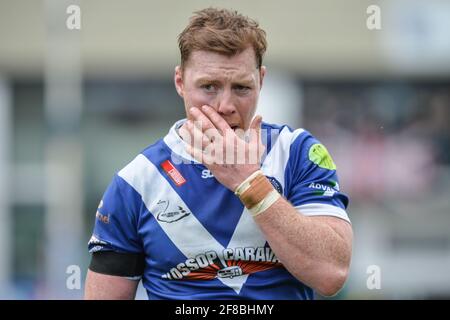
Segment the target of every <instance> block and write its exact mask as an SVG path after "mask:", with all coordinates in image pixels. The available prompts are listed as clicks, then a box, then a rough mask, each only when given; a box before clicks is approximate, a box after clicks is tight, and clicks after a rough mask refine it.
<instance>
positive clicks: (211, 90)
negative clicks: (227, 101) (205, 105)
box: [201, 84, 217, 93]
mask: <svg viewBox="0 0 450 320" xmlns="http://www.w3.org/2000/svg"><path fill="white" fill-rule="evenodd" d="M201 88H202V89H203V90H204V91H206V92H207V93H214V92H216V91H217V86H216V85H214V84H203V85H202V86H201Z"/></svg>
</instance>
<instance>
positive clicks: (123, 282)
mask: <svg viewBox="0 0 450 320" xmlns="http://www.w3.org/2000/svg"><path fill="white" fill-rule="evenodd" d="M178 42H179V47H180V51H181V64H180V66H177V67H176V69H175V76H174V81H175V87H176V90H177V92H178V94H179V95H180V96H181V97H182V98H183V100H184V105H185V108H186V115H187V118H186V119H183V120H180V121H178V122H177V123H175V124H174V125H173V126H172V128H171V129H170V130H169V132H168V134H167V135H166V136H165V137H164V138H163V139H161V140H159V141H157V142H156V143H155V144H153V145H151V146H149V147H148V148H146V149H145V150H143V151H142V152H141V153H140V154H139V155H138V156H137V157H136V158H135V159H134V160H132V161H131V162H130V163H129V164H128V165H127V166H125V167H124V168H123V169H121V170H120V171H119V172H118V173H117V174H116V175H115V176H114V178H113V180H112V182H111V184H110V185H109V187H108V188H107V190H106V192H105V194H104V196H103V198H102V200H101V201H100V205H99V208H98V210H97V214H96V222H95V228H94V233H93V235H92V238H91V240H90V241H89V250H90V252H91V253H92V261H91V264H90V266H89V270H88V274H87V279H86V286H85V297H86V298H87V299H133V298H134V297H135V293H136V288H137V285H138V282H139V281H140V280H142V281H143V285H144V287H145V289H146V290H147V293H148V297H149V298H150V299H312V298H313V297H314V292H315V291H316V292H318V293H320V294H322V295H326V296H330V295H334V294H336V293H337V292H338V291H339V290H340V289H341V288H342V286H343V284H344V282H345V280H346V278H347V275H348V270H349V264H350V258H351V250H352V228H351V224H350V221H349V218H348V216H347V213H346V207H347V204H348V199H347V197H346V196H345V195H344V194H342V193H341V192H340V190H339V183H338V179H337V176H336V167H335V164H334V162H333V160H332V158H331V157H330V155H329V154H328V152H327V149H326V148H325V147H324V146H323V145H322V144H321V143H320V142H319V141H318V140H316V139H315V138H314V137H313V136H312V135H311V134H310V133H308V132H307V131H305V130H303V129H297V130H291V129H290V128H289V127H287V126H285V125H274V124H269V123H266V122H262V119H261V117H260V116H255V112H256V108H257V104H258V97H259V93H260V90H261V87H262V85H263V80H264V76H265V73H266V68H265V67H264V66H262V60H263V55H264V53H265V51H266V39H265V32H264V31H263V30H262V29H261V28H260V27H259V26H258V24H257V23H256V22H255V21H253V20H252V19H250V18H247V17H244V16H242V15H240V14H238V13H237V12H234V11H228V10H218V9H212V8H208V9H204V10H201V11H199V12H196V13H195V15H194V16H193V17H192V18H191V20H190V22H189V24H188V25H187V27H186V28H185V30H184V31H183V32H182V33H181V34H180V36H179V38H178ZM273 107H274V108H277V106H276V105H274V106H273ZM280 112H282V110H280Z"/></svg>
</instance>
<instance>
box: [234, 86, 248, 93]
mask: <svg viewBox="0 0 450 320" xmlns="http://www.w3.org/2000/svg"><path fill="white" fill-rule="evenodd" d="M251 89H252V88H250V87H247V86H241V85H237V86H235V87H234V90H236V91H237V92H238V93H239V94H246V93H248V92H250V90H251Z"/></svg>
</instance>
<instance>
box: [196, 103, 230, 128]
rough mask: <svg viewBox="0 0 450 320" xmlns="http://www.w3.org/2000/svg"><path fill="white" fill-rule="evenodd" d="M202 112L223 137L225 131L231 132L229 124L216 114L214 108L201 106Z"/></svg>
mask: <svg viewBox="0 0 450 320" xmlns="http://www.w3.org/2000/svg"><path fill="white" fill-rule="evenodd" d="M202 111H203V112H204V113H205V114H206V115H207V116H208V118H209V120H211V122H212V123H213V125H214V126H215V127H216V128H217V129H218V130H219V131H220V133H221V134H222V135H223V134H224V133H225V132H226V131H227V130H231V127H230V126H229V124H228V123H227V122H226V121H225V119H224V118H223V117H222V116H221V115H220V114H219V113H217V111H216V110H214V108H212V107H210V106H206V105H205V106H203V107H202Z"/></svg>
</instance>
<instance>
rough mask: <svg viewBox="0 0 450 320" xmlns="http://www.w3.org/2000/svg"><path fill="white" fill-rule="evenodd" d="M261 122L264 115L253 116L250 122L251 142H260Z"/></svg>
mask: <svg viewBox="0 0 450 320" xmlns="http://www.w3.org/2000/svg"><path fill="white" fill-rule="evenodd" d="M261 123H262V117H261V116H260V115H258V116H256V117H255V118H253V120H252V122H251V124H250V141H249V142H250V143H259V142H260V139H261Z"/></svg>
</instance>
